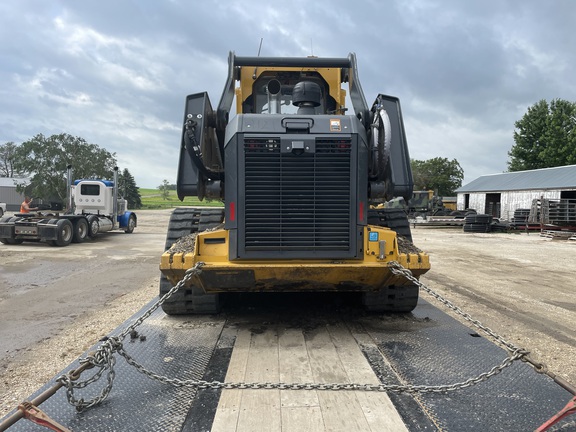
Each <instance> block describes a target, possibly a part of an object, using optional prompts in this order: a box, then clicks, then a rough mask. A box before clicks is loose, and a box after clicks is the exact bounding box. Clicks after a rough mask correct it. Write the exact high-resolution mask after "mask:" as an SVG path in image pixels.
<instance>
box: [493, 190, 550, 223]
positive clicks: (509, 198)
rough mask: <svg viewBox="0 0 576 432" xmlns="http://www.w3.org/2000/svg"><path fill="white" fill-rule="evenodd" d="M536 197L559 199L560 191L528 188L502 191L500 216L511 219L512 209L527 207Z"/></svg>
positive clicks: (512, 215)
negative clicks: (528, 189)
mask: <svg viewBox="0 0 576 432" xmlns="http://www.w3.org/2000/svg"><path fill="white" fill-rule="evenodd" d="M538 198H548V199H560V191H559V190H555V191H545V190H540V191H538V190H530V191H514V192H502V196H501V201H500V202H501V207H500V208H501V212H500V217H501V218H502V219H506V220H511V219H512V218H513V217H514V210H516V209H529V208H530V207H531V206H532V200H535V199H538Z"/></svg>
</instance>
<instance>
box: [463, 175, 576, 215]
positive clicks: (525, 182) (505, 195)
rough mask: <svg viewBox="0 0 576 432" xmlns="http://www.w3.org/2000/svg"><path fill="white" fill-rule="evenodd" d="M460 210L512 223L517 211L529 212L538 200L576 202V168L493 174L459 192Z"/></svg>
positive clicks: (480, 178) (467, 185)
mask: <svg viewBox="0 0 576 432" xmlns="http://www.w3.org/2000/svg"><path fill="white" fill-rule="evenodd" d="M456 193H457V205H458V209H460V210H464V209H467V208H472V209H474V210H476V211H477V212H478V213H486V214H491V215H492V216H494V217H497V218H501V219H507V220H511V219H512V218H513V216H514V210H516V209H529V208H530V207H531V206H532V201H533V200H534V199H540V198H545V199H550V200H560V199H562V200H564V199H570V200H574V199H576V165H567V166H561V167H554V168H542V169H537V170H531V171H516V172H509V173H502V174H490V175H485V176H482V177H478V178H477V179H476V180H474V181H471V182H470V183H468V184H466V185H464V186H462V187H460V188H458V189H457V190H456Z"/></svg>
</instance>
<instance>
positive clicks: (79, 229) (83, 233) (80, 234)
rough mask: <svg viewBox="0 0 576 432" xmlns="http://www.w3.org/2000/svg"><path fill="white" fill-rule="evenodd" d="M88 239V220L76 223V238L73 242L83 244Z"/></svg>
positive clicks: (73, 238)
mask: <svg viewBox="0 0 576 432" xmlns="http://www.w3.org/2000/svg"><path fill="white" fill-rule="evenodd" d="M86 237H88V222H86V219H83V218H82V219H78V220H77V221H76V222H75V223H74V236H73V237H72V242H74V243H82V242H83V241H84V240H86Z"/></svg>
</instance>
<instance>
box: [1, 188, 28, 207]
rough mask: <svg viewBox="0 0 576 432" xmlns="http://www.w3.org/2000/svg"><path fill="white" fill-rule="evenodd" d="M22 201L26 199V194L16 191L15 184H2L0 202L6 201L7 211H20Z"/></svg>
mask: <svg viewBox="0 0 576 432" xmlns="http://www.w3.org/2000/svg"><path fill="white" fill-rule="evenodd" d="M22 201H24V195H20V194H19V193H18V192H16V188H15V187H14V186H0V202H3V203H6V210H7V211H10V212H17V211H19V210H20V204H22Z"/></svg>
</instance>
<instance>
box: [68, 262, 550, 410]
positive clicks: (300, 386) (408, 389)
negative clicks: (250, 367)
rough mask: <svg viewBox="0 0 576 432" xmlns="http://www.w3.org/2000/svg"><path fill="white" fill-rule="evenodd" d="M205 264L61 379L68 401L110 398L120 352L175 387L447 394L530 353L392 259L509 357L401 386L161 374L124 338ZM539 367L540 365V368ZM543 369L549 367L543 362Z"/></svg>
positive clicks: (398, 270) (395, 267) (80, 404)
mask: <svg viewBox="0 0 576 432" xmlns="http://www.w3.org/2000/svg"><path fill="white" fill-rule="evenodd" d="M203 265H204V263H202V262H198V263H197V264H196V265H195V266H194V267H192V268H191V269H189V270H188V271H186V273H185V275H184V278H183V279H182V280H181V281H180V282H178V284H176V285H175V286H174V287H172V288H171V289H170V291H168V292H167V293H166V294H164V295H163V296H162V297H161V298H160V299H159V300H158V301H157V302H156V303H154V304H153V305H152V306H151V307H150V309H148V310H147V311H146V312H145V313H144V314H143V315H142V316H141V317H140V318H138V319H137V320H136V321H135V322H134V323H133V324H132V325H130V326H129V327H127V328H126V329H125V330H124V331H123V332H121V333H120V334H119V335H118V336H111V337H110V338H108V339H107V340H106V341H104V342H103V343H102V345H100V347H99V348H98V349H97V351H96V352H95V353H94V354H93V355H89V356H87V357H85V358H84V359H81V360H80V362H81V363H90V364H91V365H92V366H93V367H96V368H98V371H97V372H96V373H95V374H94V375H93V376H92V377H90V378H88V379H86V380H84V381H76V380H75V379H73V378H71V377H69V376H67V375H63V376H61V377H59V378H58V379H57V381H58V382H60V383H62V384H63V385H64V386H65V387H66V393H67V397H68V402H69V403H70V404H71V405H73V406H75V407H76V409H77V410H78V411H82V410H84V409H86V408H89V407H92V406H94V405H97V404H99V403H100V402H102V401H103V400H104V399H106V398H107V397H108V395H109V394H110V391H111V390H112V386H113V383H114V378H115V375H116V373H115V371H114V365H115V363H116V360H115V357H114V353H118V354H119V355H121V356H122V357H124V359H125V360H126V362H127V363H128V364H129V365H131V366H133V367H134V368H135V369H136V370H137V371H138V372H140V373H142V374H144V375H146V376H148V377H149V378H151V379H154V380H156V381H159V382H162V383H165V384H169V385H172V386H175V387H194V388H198V389H251V390H263V389H278V390H321V391H325V390H327V391H339V390H344V391H350V390H354V391H367V392H368V391H370V392H372V391H375V392H395V393H445V392H450V391H456V390H461V389H465V388H467V387H471V386H474V385H476V384H479V383H481V382H484V381H486V380H488V379H490V378H491V377H493V376H495V375H498V374H499V373H500V372H502V370H503V369H505V368H507V367H508V366H510V365H511V364H512V363H513V362H514V361H516V360H526V357H527V355H528V352H527V351H526V350H523V349H521V348H519V347H517V346H515V345H514V344H512V343H511V342H508V341H506V340H505V339H504V338H503V337H501V336H500V335H498V334H497V333H495V332H494V331H492V330H491V329H490V328H488V327H486V326H484V325H483V324H482V323H480V322H479V321H478V320H475V319H473V318H472V317H471V316H470V315H469V314H467V313H465V312H463V311H462V310H461V309H460V308H459V307H457V306H455V305H453V304H452V303H451V302H450V301H448V300H446V299H444V298H443V297H442V296H441V295H440V294H438V293H436V292H434V291H433V290H432V289H430V288H428V287H427V286H425V285H424V284H423V283H422V282H420V281H419V280H418V279H416V278H415V277H414V276H413V275H412V273H411V272H410V270H408V269H406V268H404V267H403V266H402V265H401V264H399V263H398V262H395V261H393V262H390V263H389V267H390V270H391V271H392V273H394V274H395V275H398V276H403V277H405V278H406V279H408V280H409V281H411V282H412V283H414V284H415V285H417V286H418V287H420V288H422V289H423V290H424V291H425V292H427V293H428V294H430V295H431V296H433V297H434V298H436V299H437V300H439V301H440V302H441V303H443V304H444V305H446V306H447V307H449V308H450V309H452V310H453V311H455V312H456V313H457V314H458V315H460V316H462V317H463V318H464V319H465V320H466V321H469V322H471V323H472V324H473V325H474V326H476V327H477V328H479V329H480V330H482V331H483V332H484V333H486V334H487V335H489V336H490V337H492V338H493V339H494V340H495V341H497V342H498V343H499V344H500V345H502V346H504V347H506V349H508V350H509V351H510V355H509V356H508V357H506V358H505V359H504V360H503V361H502V362H501V363H500V364H499V365H496V366H494V367H493V368H492V369H490V370H489V371H488V372H484V373H481V374H480V375H478V376H476V377H473V378H469V379H467V380H466V381H462V382H457V383H453V384H446V385H432V386H428V385H410V384H406V385H398V384H356V383H283V382H276V383H271V382H252V383H247V382H220V381H202V380H181V379H178V378H170V377H167V376H163V375H159V374H157V373H155V372H152V371H150V370H148V369H146V368H145V367H144V366H143V365H142V364H140V363H138V362H137V361H136V360H135V359H134V358H133V357H132V356H130V355H129V354H128V353H127V352H126V350H125V349H124V346H123V343H122V341H123V340H124V339H125V338H126V336H127V335H129V334H130V333H131V332H132V331H133V330H134V329H135V328H136V327H138V326H139V325H140V324H142V322H144V321H145V320H146V319H147V318H148V317H149V316H150V315H152V313H154V311H156V309H158V308H159V307H160V306H161V305H162V304H163V303H164V302H165V301H166V300H167V299H168V298H170V296H172V295H173V294H174V293H175V292H176V291H178V290H179V289H181V288H182V287H183V286H185V285H186V284H187V283H188V282H189V281H190V279H192V277H194V276H195V275H198V274H199V273H200V272H201V271H202V267H203ZM536 369H537V370H538V368H536ZM541 369H542V370H543V369H545V366H544V365H541ZM105 371H108V373H107V384H106V385H105V387H104V388H103V389H102V391H101V392H100V394H99V395H98V396H96V397H94V398H93V399H90V400H88V401H85V400H84V399H77V398H76V397H75V396H74V390H75V389H82V388H85V387H87V386H88V385H90V384H92V383H94V382H96V381H98V380H99V379H100V378H101V377H102V375H103V374H104V372H105Z"/></svg>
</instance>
